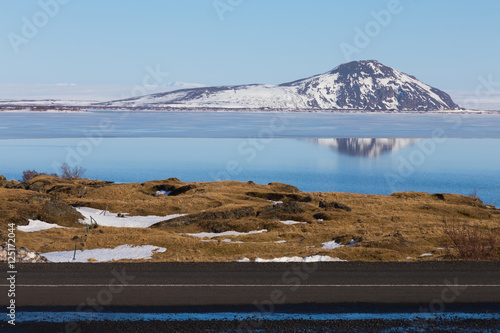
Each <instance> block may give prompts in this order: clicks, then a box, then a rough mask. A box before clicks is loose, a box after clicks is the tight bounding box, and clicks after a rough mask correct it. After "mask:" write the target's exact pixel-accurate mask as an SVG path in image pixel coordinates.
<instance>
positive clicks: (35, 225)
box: [17, 220, 68, 232]
mask: <svg viewBox="0 0 500 333" xmlns="http://www.w3.org/2000/svg"><path fill="white" fill-rule="evenodd" d="M52 228H64V229H68V228H66V227H63V226H60V225H59V224H55V223H47V222H43V221H40V220H29V223H28V225H22V226H18V227H17V230H20V231H23V232H35V231H40V230H47V229H52Z"/></svg>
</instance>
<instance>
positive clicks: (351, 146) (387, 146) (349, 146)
mask: <svg viewBox="0 0 500 333" xmlns="http://www.w3.org/2000/svg"><path fill="white" fill-rule="evenodd" d="M419 140H420V139H376V138H340V139H310V141H311V142H314V143H317V144H319V145H321V146H326V147H330V148H332V149H334V150H336V151H338V152H339V153H341V154H345V155H351V156H361V157H369V158H371V157H377V156H380V155H382V154H386V153H390V152H394V151H396V150H399V149H402V148H405V147H408V146H411V145H414V144H415V143H416V142H417V141H419Z"/></svg>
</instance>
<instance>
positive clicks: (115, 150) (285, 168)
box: [0, 112, 500, 204]
mask: <svg viewBox="0 0 500 333" xmlns="http://www.w3.org/2000/svg"><path fill="white" fill-rule="evenodd" d="M447 117H448V118H447ZM499 124H500V115H448V116H446V115H435V114H433V115H404V114H403V115H401V114H381V115H373V114H309V113H306V114H304V113H297V114H285V115H283V114H263V113H254V114H253V113H242V114H239V113H216V112H206V113H203V112H197V113H195V112H188V113H181V112H170V113H165V112H163V113H152V112H148V113H141V112H133V113H116V112H115V113H113V112H92V113H84V114H73V113H68V114H64V113H36V114H33V113H0V133H1V134H0V137H1V138H2V139H1V140H0V154H1V155H0V156H2V162H1V164H0V174H3V175H5V176H6V177H7V178H8V179H20V178H21V175H22V171H23V170H26V169H36V170H38V171H44V172H49V173H52V172H57V171H58V167H59V166H60V165H61V163H64V162H67V163H69V164H70V165H81V166H82V167H84V168H86V169H87V172H86V174H85V176H86V177H88V178H95V179H103V180H111V181H115V182H143V181H147V180H154V179H165V178H170V177H177V178H179V179H180V180H182V181H214V180H219V179H220V180H226V179H230V180H239V181H248V180H252V181H254V182H256V183H261V184H267V183H269V182H282V183H287V184H292V185H295V186H297V187H299V189H301V190H303V191H340V192H357V193H367V194H370V193H371V194H390V193H392V192H395V191H425V192H430V193H441V192H448V193H460V194H466V195H467V194H470V193H471V192H473V191H474V190H476V191H477V195H478V196H479V197H480V198H481V199H482V200H483V201H484V202H485V203H491V204H500V167H499V166H500V129H499V128H500V126H499ZM363 131H364V132H363ZM362 133H364V134H363V135H362Z"/></svg>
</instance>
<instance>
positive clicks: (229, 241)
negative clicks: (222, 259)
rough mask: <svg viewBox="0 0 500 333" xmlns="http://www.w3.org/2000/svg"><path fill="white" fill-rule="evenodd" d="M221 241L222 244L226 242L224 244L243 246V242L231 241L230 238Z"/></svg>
mask: <svg viewBox="0 0 500 333" xmlns="http://www.w3.org/2000/svg"><path fill="white" fill-rule="evenodd" d="M222 241H223V242H226V243H233V244H234V243H236V244H243V242H240V241H233V240H232V239H231V238H226V239H223V240H222Z"/></svg>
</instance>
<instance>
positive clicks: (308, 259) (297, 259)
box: [237, 255, 346, 262]
mask: <svg viewBox="0 0 500 333" xmlns="http://www.w3.org/2000/svg"><path fill="white" fill-rule="evenodd" d="M250 261H251V260H250V259H248V258H243V259H240V260H237V262H250ZM319 261H346V260H342V259H339V258H332V257H330V256H320V255H314V256H309V257H281V258H273V259H262V258H255V262H319Z"/></svg>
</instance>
